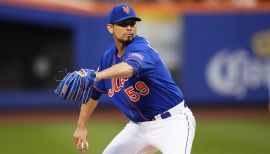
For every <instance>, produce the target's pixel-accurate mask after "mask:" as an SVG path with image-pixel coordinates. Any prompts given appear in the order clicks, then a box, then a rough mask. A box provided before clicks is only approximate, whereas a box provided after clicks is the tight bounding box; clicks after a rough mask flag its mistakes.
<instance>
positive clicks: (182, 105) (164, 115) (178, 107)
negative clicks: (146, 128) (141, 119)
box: [150, 101, 187, 121]
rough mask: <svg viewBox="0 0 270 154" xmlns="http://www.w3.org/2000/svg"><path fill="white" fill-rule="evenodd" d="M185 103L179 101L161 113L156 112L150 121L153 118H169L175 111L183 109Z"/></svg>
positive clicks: (178, 111)
mask: <svg viewBox="0 0 270 154" xmlns="http://www.w3.org/2000/svg"><path fill="white" fill-rule="evenodd" d="M186 107H187V105H186V104H185V102H184V101H183V102H181V103H179V104H177V105H176V106H174V107H172V108H171V109H169V110H167V111H165V112H163V113H161V114H158V115H156V116H154V117H153V118H152V119H151V120H150V121H154V120H160V119H166V118H169V117H171V116H173V115H175V114H177V113H180V112H181V110H183V109H184V108H186Z"/></svg>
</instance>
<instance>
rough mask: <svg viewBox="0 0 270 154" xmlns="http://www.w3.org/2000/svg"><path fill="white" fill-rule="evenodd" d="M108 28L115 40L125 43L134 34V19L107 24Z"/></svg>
mask: <svg viewBox="0 0 270 154" xmlns="http://www.w3.org/2000/svg"><path fill="white" fill-rule="evenodd" d="M108 30H109V31H110V33H111V34H113V36H114V38H115V39H116V41H120V42H123V43H127V42H130V41H132V39H133V38H134V37H135V36H136V31H137V28H136V21H134V20H132V19H128V20H124V21H121V22H118V23H115V24H109V25H108Z"/></svg>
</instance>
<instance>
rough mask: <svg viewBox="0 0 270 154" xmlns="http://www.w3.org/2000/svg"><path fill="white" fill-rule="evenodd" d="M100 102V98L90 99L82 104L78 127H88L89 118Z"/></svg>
mask: <svg viewBox="0 0 270 154" xmlns="http://www.w3.org/2000/svg"><path fill="white" fill-rule="evenodd" d="M97 104H98V100H94V99H89V101H88V102H87V103H86V104H82V106H81V111H80V116H79V120H78V123H77V127H79V128H86V127H87V124H88V120H89V118H90V116H91V115H92V113H93V112H94V110H95V109H96V106H97Z"/></svg>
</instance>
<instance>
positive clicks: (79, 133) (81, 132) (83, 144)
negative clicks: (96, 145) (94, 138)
mask: <svg viewBox="0 0 270 154" xmlns="http://www.w3.org/2000/svg"><path fill="white" fill-rule="evenodd" d="M73 138H74V143H75V144H76V146H77V149H78V150H79V151H82V152H85V151H87V150H88V142H87V128H79V127H77V128H76V130H75V131H74V134H73Z"/></svg>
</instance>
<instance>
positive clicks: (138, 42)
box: [127, 36, 148, 51]
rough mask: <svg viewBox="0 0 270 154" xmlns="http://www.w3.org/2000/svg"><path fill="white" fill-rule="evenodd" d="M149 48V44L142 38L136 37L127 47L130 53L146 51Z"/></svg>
mask: <svg viewBox="0 0 270 154" xmlns="http://www.w3.org/2000/svg"><path fill="white" fill-rule="evenodd" d="M147 48H148V42H147V41H146V39H145V38H143V37H141V36H136V37H135V38H134V39H133V41H132V42H131V43H130V44H129V45H128V46H127V50H128V51H137V50H140V51H146V50H147Z"/></svg>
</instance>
